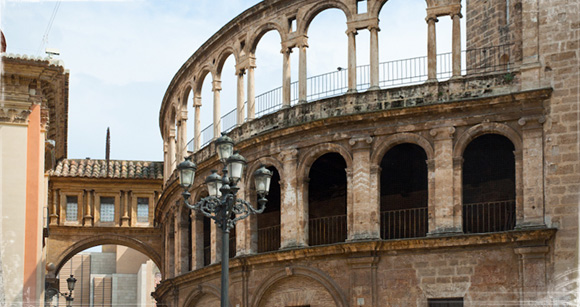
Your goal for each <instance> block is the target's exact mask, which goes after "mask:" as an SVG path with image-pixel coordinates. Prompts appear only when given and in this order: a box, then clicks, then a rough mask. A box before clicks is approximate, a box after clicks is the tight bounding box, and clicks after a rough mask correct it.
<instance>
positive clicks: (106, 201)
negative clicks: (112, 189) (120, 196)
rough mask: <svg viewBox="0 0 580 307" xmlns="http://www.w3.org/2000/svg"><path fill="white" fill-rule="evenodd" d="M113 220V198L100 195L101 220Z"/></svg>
mask: <svg viewBox="0 0 580 307" xmlns="http://www.w3.org/2000/svg"><path fill="white" fill-rule="evenodd" d="M114 220H115V198H114V197H101V222H113V221H114Z"/></svg>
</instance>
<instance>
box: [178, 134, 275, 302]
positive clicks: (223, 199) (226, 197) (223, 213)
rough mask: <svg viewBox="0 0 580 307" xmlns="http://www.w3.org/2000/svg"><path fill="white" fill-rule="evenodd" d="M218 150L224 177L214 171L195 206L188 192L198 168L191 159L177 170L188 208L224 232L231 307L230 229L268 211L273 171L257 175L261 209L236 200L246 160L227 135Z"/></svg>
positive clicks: (224, 281) (224, 297)
mask: <svg viewBox="0 0 580 307" xmlns="http://www.w3.org/2000/svg"><path fill="white" fill-rule="evenodd" d="M215 150H216V152H217V154H218V157H219V159H220V161H221V162H222V163H223V165H224V168H223V170H222V176H221V177H220V175H219V174H218V173H217V171H216V170H212V173H211V174H210V175H209V176H207V178H206V179H205V183H206V185H207V189H208V192H209V196H207V197H204V198H202V199H201V200H200V201H199V202H197V203H195V204H193V205H191V204H190V203H189V198H190V197H191V194H190V193H189V191H188V190H189V188H190V187H191V185H192V184H193V179H194V178H195V171H196V170H197V166H196V165H195V163H193V162H192V161H191V157H187V158H186V159H185V161H183V162H181V163H179V165H178V166H177V169H178V170H179V172H180V176H179V183H180V185H181V187H182V188H183V189H184V192H183V193H182V195H183V199H184V203H185V206H187V207H188V208H189V209H191V210H195V211H198V212H201V213H202V214H203V215H205V216H206V217H209V218H211V219H212V220H214V222H215V223H216V225H217V226H218V227H219V228H220V229H221V230H222V250H221V252H222V276H221V306H222V307H226V306H229V304H228V297H229V294H228V286H229V284H228V279H229V248H230V246H229V241H230V230H231V229H232V228H234V225H235V224H236V222H237V221H239V220H242V219H245V218H246V217H248V215H250V214H259V213H262V212H264V209H265V208H266V202H267V200H266V196H267V195H268V191H269V189H270V180H271V178H272V172H271V171H269V170H268V169H266V167H264V166H261V167H260V168H259V169H258V170H257V171H256V172H254V180H255V185H256V192H258V195H259V196H260V199H259V200H258V204H259V207H258V208H257V209H256V208H254V207H253V206H252V205H251V204H250V203H249V202H247V201H245V200H243V199H239V198H236V194H237V193H238V191H239V189H240V188H239V187H238V185H237V184H238V182H239V181H240V180H241V179H242V178H243V174H244V170H245V168H246V159H245V158H244V157H243V156H242V155H240V154H239V153H238V152H237V151H236V152H234V141H233V140H232V139H231V138H230V137H228V136H227V135H225V133H222V136H221V137H219V138H218V139H217V140H216V141H215Z"/></svg>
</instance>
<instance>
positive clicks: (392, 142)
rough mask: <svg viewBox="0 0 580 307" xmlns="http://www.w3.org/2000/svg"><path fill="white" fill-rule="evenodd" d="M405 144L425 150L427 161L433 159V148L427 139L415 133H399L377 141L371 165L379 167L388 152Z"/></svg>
mask: <svg viewBox="0 0 580 307" xmlns="http://www.w3.org/2000/svg"><path fill="white" fill-rule="evenodd" d="M403 143H410V144H415V145H417V146H419V147H421V148H423V150H424V151H425V154H426V155H427V160H431V159H433V156H434V151H433V146H431V143H429V141H427V139H425V138H424V137H422V136H420V135H418V134H414V133H398V134H394V135H390V136H388V137H386V138H384V139H383V138H381V139H378V140H377V142H376V144H378V145H377V147H376V148H375V149H374V150H373V154H372V156H371V165H379V164H380V163H381V160H382V159H383V156H384V155H385V154H386V153H387V151H389V150H390V149H391V148H393V147H395V146H396V145H399V144H403Z"/></svg>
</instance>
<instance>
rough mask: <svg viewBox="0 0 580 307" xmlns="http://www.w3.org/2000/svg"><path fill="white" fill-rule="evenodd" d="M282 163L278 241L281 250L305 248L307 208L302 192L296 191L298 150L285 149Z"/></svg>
mask: <svg viewBox="0 0 580 307" xmlns="http://www.w3.org/2000/svg"><path fill="white" fill-rule="evenodd" d="M280 160H282V163H283V169H282V170H281V176H280V178H281V183H280V185H281V186H280V188H281V204H280V207H281V208H280V209H281V210H280V240H281V243H280V245H281V247H280V248H281V249H285V248H293V247H301V246H306V238H307V234H308V227H307V225H308V208H306V206H305V204H304V202H303V201H299V199H304V195H303V193H305V191H302V190H303V189H302V188H300V190H301V191H300V192H299V191H298V190H299V189H298V184H299V183H298V178H297V169H298V150H297V149H294V148H292V149H287V150H284V151H282V152H281V153H280ZM306 199H308V197H307V196H306Z"/></svg>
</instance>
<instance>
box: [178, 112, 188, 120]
mask: <svg viewBox="0 0 580 307" xmlns="http://www.w3.org/2000/svg"><path fill="white" fill-rule="evenodd" d="M179 119H180V120H187V110H182V111H180V112H179Z"/></svg>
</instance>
